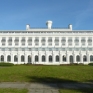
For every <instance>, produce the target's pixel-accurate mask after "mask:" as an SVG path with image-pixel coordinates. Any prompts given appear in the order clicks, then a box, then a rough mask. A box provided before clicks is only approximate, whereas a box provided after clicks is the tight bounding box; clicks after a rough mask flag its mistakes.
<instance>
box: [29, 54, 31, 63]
mask: <svg viewBox="0 0 93 93" xmlns="http://www.w3.org/2000/svg"><path fill="white" fill-rule="evenodd" d="M28 63H31V55H28Z"/></svg>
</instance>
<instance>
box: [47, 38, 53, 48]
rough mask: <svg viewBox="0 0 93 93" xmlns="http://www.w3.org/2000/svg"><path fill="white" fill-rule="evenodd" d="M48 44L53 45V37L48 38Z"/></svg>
mask: <svg viewBox="0 0 93 93" xmlns="http://www.w3.org/2000/svg"><path fill="white" fill-rule="evenodd" d="M48 45H49V46H52V37H49V38H48Z"/></svg>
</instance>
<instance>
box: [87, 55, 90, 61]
mask: <svg viewBox="0 0 93 93" xmlns="http://www.w3.org/2000/svg"><path fill="white" fill-rule="evenodd" d="M87 62H88V63H90V55H89V53H87Z"/></svg>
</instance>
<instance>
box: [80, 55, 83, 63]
mask: <svg viewBox="0 0 93 93" xmlns="http://www.w3.org/2000/svg"><path fill="white" fill-rule="evenodd" d="M80 62H81V63H83V55H82V53H80Z"/></svg>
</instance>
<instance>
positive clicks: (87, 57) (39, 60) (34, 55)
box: [0, 51, 93, 65]
mask: <svg viewBox="0 0 93 93" xmlns="http://www.w3.org/2000/svg"><path fill="white" fill-rule="evenodd" d="M0 62H11V63H14V64H27V63H29V64H46V65H47V64H48V65H49V64H50V65H51V64H52V65H59V64H70V63H83V64H88V63H91V62H93V54H92V53H91V52H82V51H81V52H75V51H74V52H68V51H65V52H62V51H45V52H42V51H33V52H20V51H19V52H13V51H12V52H1V53H0Z"/></svg>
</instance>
